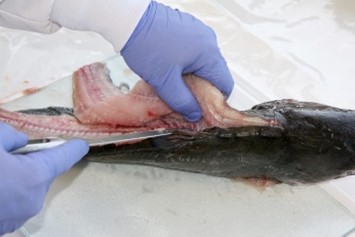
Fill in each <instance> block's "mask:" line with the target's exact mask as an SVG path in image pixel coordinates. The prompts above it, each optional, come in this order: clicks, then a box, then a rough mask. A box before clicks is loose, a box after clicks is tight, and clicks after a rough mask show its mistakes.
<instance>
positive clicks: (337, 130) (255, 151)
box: [22, 100, 355, 184]
mask: <svg viewBox="0 0 355 237" xmlns="http://www.w3.org/2000/svg"><path fill="white" fill-rule="evenodd" d="M22 113H26V114H34V115H37V116H38V115H41V116H43V115H45V116H56V117H57V116H64V115H65V116H73V117H74V114H73V113H72V110H71V109H68V108H49V109H40V110H27V111H22ZM243 114H245V116H259V117H261V118H263V119H267V120H269V119H270V120H275V121H277V124H278V125H277V126H267V125H265V126H240V127H230V128H219V127H212V128H207V129H204V130H201V131H193V130H186V129H185V130H184V129H177V130H175V131H174V130H173V133H172V134H171V135H169V136H165V137H158V138H151V139H147V140H144V141H141V142H138V143H134V144H125V145H120V146H116V145H105V146H100V147H93V148H91V150H90V152H89V154H88V155H87V157H86V158H87V159H88V160H90V161H95V162H111V163H126V164H142V165H151V166H157V167H162V168H168V169H175V170H183V171H188V172H197V173H202V174H207V175H213V176H220V177H228V178H261V179H267V180H272V181H278V182H283V183H288V184H300V183H303V184H304V183H317V182H322V181H326V180H330V179H334V178H340V177H344V176H347V175H353V174H354V171H355V111H352V110H343V109H338V108H334V107H330V106H325V105H321V104H316V103H307V102H298V101H294V100H279V101H271V102H267V103H263V104H260V105H256V106H254V107H253V108H252V109H251V110H248V111H244V112H243Z"/></svg>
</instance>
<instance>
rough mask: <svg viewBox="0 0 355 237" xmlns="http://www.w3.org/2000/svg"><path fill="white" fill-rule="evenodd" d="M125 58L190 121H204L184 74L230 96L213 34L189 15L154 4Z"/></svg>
mask: <svg viewBox="0 0 355 237" xmlns="http://www.w3.org/2000/svg"><path fill="white" fill-rule="evenodd" d="M121 54H122V56H123V58H124V59H125V61H126V63H127V65H128V66H129V67H130V68H131V69H132V70H133V71H134V72H135V73H137V74H138V75H139V76H140V77H141V78H142V79H143V80H145V81H146V82H147V83H148V84H150V85H151V86H152V87H153V88H155V90H156V92H157V93H158V95H159V96H160V97H161V98H162V99H163V100H164V101H165V102H166V103H167V104H168V105H169V106H170V107H171V108H172V109H173V110H175V111H176V112H179V113H181V114H182V115H184V117H185V118H186V119H187V120H189V121H192V122H196V121H198V120H199V119H200V118H201V109H200V107H199V105H198V103H197V101H196V100H195V98H194V96H193V95H192V93H191V92H190V90H189V89H188V87H187V86H186V85H185V83H184V81H183V80H182V74H186V73H194V74H195V75H197V76H199V77H201V78H203V79H205V80H208V81H209V82H211V83H212V84H213V85H214V86H216V87H217V88H219V89H220V90H221V91H222V92H223V93H224V94H225V95H226V96H227V97H228V96H229V95H230V93H231V92H232V89H233V84H234V82H233V79H232V76H231V74H230V72H229V70H228V68H227V65H226V62H225V60H224V58H223V57H222V55H221V53H220V50H219V48H218V46H217V41H216V36H215V34H214V32H213V30H212V29H211V28H209V27H208V26H206V25H205V24H203V23H202V22H201V21H199V20H198V19H196V18H194V17H193V16H191V15H189V14H186V13H182V12H179V11H178V10H173V9H171V8H169V7H167V6H164V5H163V4H159V3H156V2H154V1H152V2H151V4H150V5H149V7H148V9H147V10H146V12H145V13H144V16H143V17H142V19H141V20H140V22H139V24H138V26H137V27H136V29H135V30H134V32H133V34H132V35H131V37H130V39H129V40H128V42H127V43H126V45H125V46H124V48H123V49H122V50H121Z"/></svg>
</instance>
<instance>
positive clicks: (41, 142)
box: [11, 130, 172, 154]
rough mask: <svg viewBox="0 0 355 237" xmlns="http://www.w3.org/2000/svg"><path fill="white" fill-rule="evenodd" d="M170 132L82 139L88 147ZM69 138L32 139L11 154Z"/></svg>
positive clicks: (154, 131) (49, 146)
mask: <svg viewBox="0 0 355 237" xmlns="http://www.w3.org/2000/svg"><path fill="white" fill-rule="evenodd" d="M171 133H172V132H171V131H169V130H152V131H143V132H134V133H125V134H119V135H113V136H106V137H101V138H95V139H83V140H85V141H86V142H87V143H88V144H89V146H90V147H92V146H103V145H108V144H122V143H126V142H135V141H137V142H138V141H140V140H144V139H148V138H155V137H161V136H167V135H170V134H171ZM68 139H69V138H67V137H65V138H64V137H46V138H42V139H32V140H29V141H28V144H27V145H26V146H23V147H21V148H19V149H16V150H14V151H12V152H11V153H12V154H26V153H29V152H35V151H40V150H43V149H48V148H52V147H56V146H59V145H61V144H63V143H65V142H66V141H67V140H68Z"/></svg>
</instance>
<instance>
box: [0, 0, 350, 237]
mask: <svg viewBox="0 0 355 237" xmlns="http://www.w3.org/2000/svg"><path fill="white" fill-rule="evenodd" d="M162 2H164V3H166V4H169V5H171V6H173V7H178V8H179V9H181V10H185V11H188V12H191V13H193V14H194V15H195V16H197V17H198V18H200V19H202V20H203V21H205V22H206V23H207V24H208V25H210V26H212V27H213V28H214V29H215V31H216V32H217V36H218V40H219V44H220V47H221V49H222V51H223V54H224V55H225V57H226V59H227V61H228V64H229V67H230V69H231V71H232V74H233V77H234V78H235V81H236V88H235V90H234V91H233V94H232V96H231V98H230V99H229V102H230V103H231V104H232V105H234V106H235V107H237V108H239V109H246V108H249V107H250V106H252V105H254V104H256V103H259V102H263V101H267V100H272V99H279V98H294V99H299V100H309V101H316V102H321V103H326V104H330V105H333V106H338V107H344V108H350V109H355V96H354V93H353V88H355V81H354V80H353V77H354V75H355V67H354V66H353V64H354V63H353V62H354V61H355V5H354V2H353V1H352V0H344V1H335V0H333V1H332V0H314V1H302V0H301V1H300V0H297V1H295V0H287V1H281V0H273V1H256V0H245V1H234V0H224V1H213V0H209V1H203V0H189V1H162ZM0 50H1V52H2V54H0V60H1V64H0V67H1V70H0V73H1V74H0V77H1V80H0V88H1V95H0V100H1V99H2V100H3V101H4V100H5V99H6V98H7V99H10V98H12V96H13V95H15V94H16V93H17V94H21V93H22V91H23V90H24V89H26V88H31V87H39V86H41V85H44V84H46V83H50V82H52V81H54V80H57V79H59V78H61V77H62V76H65V75H69V74H70V73H71V72H72V71H73V70H75V69H76V68H78V67H79V66H81V65H83V64H87V63H90V62H93V61H98V60H103V59H105V58H107V57H109V56H112V55H113V54H114V53H113V51H112V49H111V47H110V46H109V45H108V44H107V43H106V42H105V41H104V40H103V39H101V38H100V37H99V36H97V35H96V34H92V33H83V32H81V33H80V32H72V31H67V30H61V31H60V32H59V33H57V34H55V35H50V36H43V35H38V34H32V33H24V32H18V31H10V30H7V29H1V31H0ZM123 66H124V65H123ZM24 80H26V81H28V82H24ZM19 85H20V86H21V85H23V87H21V88H20V89H19V88H18V86H19ZM3 88H6V91H4V90H3ZM63 93H65V92H63ZM51 99H52V102H54V100H55V101H56V102H58V98H48V102H51ZM24 101H26V100H24ZM63 103H66V102H63ZM38 104H39V101H38V102H36V101H31V106H33V107H36V106H38ZM12 105H13V106H15V105H16V103H13V104H12ZM17 106H21V105H18V104H17ZM338 182H339V183H338ZM337 183H338V184H343V183H347V185H345V186H347V187H348V189H349V187H350V188H351V187H354V184H355V183H354V178H345V179H342V180H340V181H332V182H330V183H326V184H323V186H325V187H327V188H328V189H327V188H325V189H327V190H328V191H329V190H330V188H329V187H339V185H337ZM340 186H341V185H340ZM332 190H333V193H332V194H333V195H334V197H332V196H330V195H329V194H328V193H327V192H325V191H324V189H322V188H320V186H318V185H313V186H301V187H290V186H287V185H280V186H276V187H271V188H267V189H266V190H264V191H260V190H258V189H256V188H255V187H251V186H249V185H247V184H244V183H240V182H236V181H232V180H227V179H220V178H214V177H207V176H203V175H196V174H188V173H183V172H176V171H168V170H162V169H158V168H152V167H141V166H131V165H113V164H94V163H85V162H82V163H80V164H79V165H77V166H76V167H75V168H74V169H72V170H71V171H70V172H68V173H67V174H65V175H63V176H62V177H60V178H59V179H58V180H57V181H56V182H55V183H54V184H53V186H52V187H51V190H50V193H49V195H48V197H47V199H46V205H45V208H44V210H43V211H42V212H41V214H40V215H39V216H37V217H35V218H33V219H32V220H30V221H29V222H28V223H27V224H26V225H25V226H24V228H22V229H21V231H22V233H24V234H25V235H26V236H35V237H42V236H169V237H170V236H345V235H347V234H349V233H350V231H351V230H352V229H353V228H354V227H355V217H354V214H352V213H351V210H352V209H351V208H352V207H353V206H354V202H353V201H352V199H351V198H352V197H351V193H348V194H346V195H348V197H349V198H348V199H347V204H346V205H344V204H340V203H339V202H340V199H342V198H344V195H342V193H341V191H339V189H336V188H335V189H332ZM344 190H345V191H346V188H345V189H344ZM337 195H338V196H337ZM346 195H345V196H346ZM335 197H336V198H337V199H335Z"/></svg>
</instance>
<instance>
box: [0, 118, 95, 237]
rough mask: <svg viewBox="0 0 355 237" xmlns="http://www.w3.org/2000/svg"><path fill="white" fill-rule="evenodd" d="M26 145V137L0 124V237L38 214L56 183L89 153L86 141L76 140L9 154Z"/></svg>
mask: <svg viewBox="0 0 355 237" xmlns="http://www.w3.org/2000/svg"><path fill="white" fill-rule="evenodd" d="M26 143H27V136H26V135H24V134H23V133H20V132H17V131H16V130H15V129H13V128H12V127H10V126H8V125H6V124H4V123H0V180H1V181H0V236H1V235H3V234H4V233H9V232H12V231H14V230H15V229H17V228H19V227H21V226H22V225H23V224H24V223H25V222H26V221H27V220H28V219H29V218H31V217H33V216H34V215H36V214H37V213H38V212H39V211H40V209H41V208H42V206H43V203H44V199H45V196H46V194H47V192H48V189H49V186H50V185H51V183H52V182H53V180H54V179H55V178H56V177H57V176H59V175H60V174H62V173H64V172H65V171H67V170H68V169H69V168H70V167H72V166H73V165H74V164H75V163H76V162H78V161H79V160H80V159H81V158H82V157H83V156H84V155H85V154H86V153H87V152H88V145H87V144H86V143H85V142H84V141H80V140H73V141H70V142H67V143H65V144H62V145H60V146H58V147H54V148H51V149H47V150H43V151H39V152H33V153H29V154H27V155H13V154H11V153H10V152H11V151H12V150H15V149H17V148H20V147H22V146H24V145H25V144H26Z"/></svg>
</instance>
